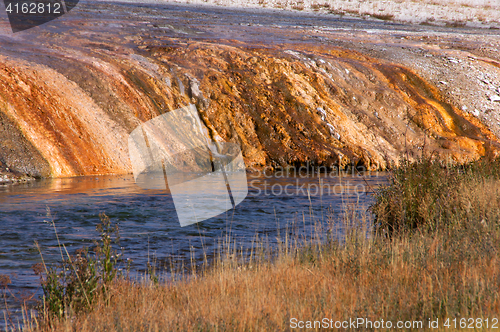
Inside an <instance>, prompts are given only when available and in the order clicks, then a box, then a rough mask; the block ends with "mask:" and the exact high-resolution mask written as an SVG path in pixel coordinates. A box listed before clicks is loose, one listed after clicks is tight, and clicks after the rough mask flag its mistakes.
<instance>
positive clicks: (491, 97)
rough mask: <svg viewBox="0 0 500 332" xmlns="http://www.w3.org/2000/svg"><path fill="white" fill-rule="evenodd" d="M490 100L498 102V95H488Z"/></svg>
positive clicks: (499, 100)
mask: <svg viewBox="0 0 500 332" xmlns="http://www.w3.org/2000/svg"><path fill="white" fill-rule="evenodd" d="M490 100H491V101H493V102H497V103H500V96H490Z"/></svg>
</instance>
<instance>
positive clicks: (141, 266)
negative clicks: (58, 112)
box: [0, 173, 386, 315]
mask: <svg viewBox="0 0 500 332" xmlns="http://www.w3.org/2000/svg"><path fill="white" fill-rule="evenodd" d="M385 180H386V177H385V175H384V174H382V173H372V174H365V175H364V176H363V177H361V176H359V175H352V174H342V176H341V177H339V176H327V175H326V174H324V173H323V174H321V175H320V177H318V175H317V174H316V175H312V176H295V177H283V176H260V177H252V176H249V177H248V183H249V194H248V196H247V198H246V199H245V200H244V201H243V202H242V203H241V204H239V205H238V206H236V208H235V209H234V210H229V211H227V212H226V213H225V214H222V215H220V216H218V217H215V218H212V219H209V220H206V221H203V222H200V223H198V224H194V225H191V226H187V227H183V228H181V227H180V225H179V221H178V220H177V215H176V212H175V208H174V205H173V201H172V197H171V195H170V193H169V192H168V191H165V190H162V191H160V190H145V189H141V188H139V187H138V186H137V185H136V184H135V183H134V179H133V177H132V176H107V177H83V178H67V179H47V180H41V181H37V182H34V183H30V184H25V185H17V186H3V187H0V211H1V212H0V225H1V228H0V238H1V239H2V240H1V241H0V274H4V275H9V276H10V278H11V280H12V284H10V285H9V289H10V290H11V292H12V293H13V294H14V295H17V296H18V297H19V296H25V295H27V294H30V293H35V296H34V298H37V297H38V296H40V295H41V289H40V285H39V281H38V277H37V276H35V274H34V273H33V271H32V266H33V264H35V263H38V262H41V258H40V255H39V254H38V252H37V250H36V248H35V245H34V241H38V243H39V244H40V246H41V248H42V251H43V254H44V259H45V261H46V262H48V263H55V262H57V261H58V258H60V256H59V249H58V246H57V240H56V237H55V233H54V229H53V228H52V227H51V225H50V224H49V223H47V222H46V221H47V220H49V219H51V218H49V217H47V209H50V212H51V214H52V218H53V219H54V221H55V225H56V227H57V232H58V234H59V238H60V240H61V242H62V243H64V244H65V246H66V247H67V248H68V250H69V251H70V253H71V252H74V251H75V250H76V249H78V248H81V247H84V246H92V241H93V240H96V239H98V234H97V232H96V231H95V227H96V225H97V224H99V223H100V218H99V214H100V213H105V214H106V215H107V216H109V217H110V219H111V221H112V222H113V223H119V228H120V236H121V240H120V245H121V246H122V247H123V250H124V256H125V257H127V258H130V259H132V261H133V263H132V266H131V267H132V271H135V272H136V273H141V271H144V270H145V268H146V266H147V259H148V255H149V256H150V257H153V256H154V257H155V258H156V259H157V261H158V262H159V263H162V262H169V261H170V260H171V259H174V260H189V259H190V257H191V256H190V255H191V254H193V255H194V256H195V258H196V259H197V260H200V259H201V257H203V254H204V253H206V254H207V255H208V256H211V255H212V254H213V253H214V252H215V251H216V249H217V245H218V243H220V242H219V241H220V239H221V237H223V236H225V235H227V234H229V233H230V234H231V236H232V237H233V238H235V240H236V242H237V243H238V244H239V245H241V246H243V248H249V247H250V246H251V244H252V240H253V239H254V238H255V236H256V235H259V236H262V235H264V236H266V235H267V236H268V238H269V239H271V241H274V239H275V238H276V236H277V235H278V231H280V235H281V236H283V235H284V233H285V231H286V230H287V229H289V228H290V227H289V226H290V225H291V224H294V225H296V227H295V228H298V229H299V231H308V230H310V226H311V225H312V224H313V223H314V222H316V223H318V222H323V223H327V221H328V220H332V218H333V220H337V218H338V214H339V213H341V212H342V209H343V205H346V204H348V203H357V204H359V206H360V207H367V206H368V205H369V204H370V203H371V202H372V200H373V197H372V195H371V193H372V191H373V189H374V188H375V187H376V186H377V185H378V184H380V183H383V182H384V181H385ZM319 184H321V188H323V192H320V191H319V190H318V189H319V188H320V186H319ZM23 294H24V295H23ZM8 305H9V306H10V311H11V313H12V314H13V315H15V313H16V312H18V311H19V310H18V309H16V308H19V303H18V301H16V300H14V299H13V298H12V296H9V301H8Z"/></svg>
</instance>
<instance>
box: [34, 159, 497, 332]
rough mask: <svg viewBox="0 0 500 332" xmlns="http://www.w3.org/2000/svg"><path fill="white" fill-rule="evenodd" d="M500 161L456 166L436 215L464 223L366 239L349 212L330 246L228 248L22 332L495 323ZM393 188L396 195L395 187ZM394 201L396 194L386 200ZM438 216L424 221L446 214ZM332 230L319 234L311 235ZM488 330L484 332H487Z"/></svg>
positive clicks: (287, 241)
mask: <svg viewBox="0 0 500 332" xmlns="http://www.w3.org/2000/svg"><path fill="white" fill-rule="evenodd" d="M483 166H484V167H483ZM497 166H498V163H497V164H494V165H493V167H490V168H488V165H487V164H474V165H471V166H469V167H468V168H460V169H459V170H461V171H460V172H458V173H456V178H455V179H451V181H450V182H449V183H450V186H454V187H453V188H461V189H460V190H458V191H456V192H453V193H452V195H444V196H439V197H452V199H451V198H450V201H449V202H448V203H450V204H451V203H453V202H458V203H457V204H458V205H452V206H450V207H449V209H450V210H449V211H447V212H446V211H444V210H436V211H438V212H439V211H442V212H443V213H445V212H446V213H447V215H448V216H454V214H453V211H455V210H453V209H454V208H455V207H457V206H461V205H460V204H462V203H464V202H468V203H467V204H466V208H465V210H464V211H459V210H456V212H460V213H459V214H456V216H458V217H457V218H456V219H453V218H452V219H450V220H452V221H453V222H450V223H449V224H448V225H441V226H440V227H431V228H428V227H421V225H426V224H425V223H423V224H421V225H420V226H419V227H412V228H405V227H401V228H398V231H397V232H396V231H394V232H393V233H392V235H391V238H390V239H388V238H387V237H386V236H384V235H383V234H382V233H379V234H374V235H372V236H368V237H367V236H366V235H367V234H371V233H370V232H368V233H367V230H366V227H364V226H363V225H365V226H366V225H367V221H369V220H368V219H367V218H369V217H370V216H369V215H367V214H364V213H357V212H354V211H355V210H354V209H348V210H347V211H346V213H345V214H344V216H343V218H342V220H341V222H342V224H343V229H346V230H347V234H346V236H345V240H342V241H337V240H334V239H333V237H331V236H330V237H329V238H328V239H329V240H327V241H326V242H325V241H319V240H318V238H314V237H313V238H312V239H310V240H309V241H308V242H307V243H306V244H305V245H304V243H303V242H301V240H303V239H301V238H299V236H295V237H292V238H290V237H287V236H285V237H284V238H283V242H281V244H280V245H279V247H278V248H275V249H274V250H270V249H269V248H268V246H267V245H266V243H265V242H262V241H261V242H257V244H256V246H255V247H254V250H253V251H252V252H250V253H247V254H246V256H245V257H246V258H247V259H246V262H242V260H241V259H239V258H238V257H240V258H241V257H242V253H241V252H237V251H234V250H226V251H225V255H224V257H225V258H222V257H219V258H218V259H216V261H215V262H214V264H213V265H212V266H211V267H206V268H204V269H203V270H202V271H198V272H197V273H189V274H177V275H174V277H173V278H172V279H170V280H169V281H167V282H160V283H159V284H156V283H153V282H151V281H149V280H148V279H147V278H146V279H145V281H140V282H139V281H135V282H131V281H125V280H121V281H120V282H117V283H116V284H114V285H113V286H112V288H111V294H112V295H111V300H110V302H109V304H108V303H107V302H106V299H101V300H98V302H97V305H96V307H95V308H94V310H92V311H91V312H88V313H85V314H80V315H77V316H73V317H66V318H64V319H63V320H62V321H54V320H53V321H51V322H49V323H50V324H49V325H50V326H49V325H47V324H46V325H45V326H44V327H39V328H38V329H37V328H35V327H36V325H37V324H40V325H41V323H40V322H37V321H36V320H33V321H31V322H29V324H27V327H26V329H27V330H28V331H31V330H39V331H75V330H78V331H104V330H105V331H286V330H290V329H291V328H290V326H291V325H290V322H291V319H292V318H296V319H298V320H302V321H314V320H322V319H323V318H328V319H333V320H334V321H344V320H349V319H356V318H364V319H367V320H371V321H373V322H375V321H380V320H382V319H383V320H384V321H385V322H387V321H391V322H392V323H393V324H396V323H397V322H398V321H411V322H417V321H421V322H422V324H423V327H428V322H429V319H431V320H435V319H439V321H440V322H441V323H440V324H441V325H440V330H447V329H444V328H443V325H442V324H443V323H444V320H445V319H446V318H451V319H453V318H458V320H460V319H462V318H476V319H477V318H483V319H489V322H490V323H491V321H492V319H494V318H497V319H498V318H499V313H500V260H499V258H500V256H499V254H500V227H499V225H500V222H499V219H498V211H499V210H500V192H499V190H498V189H499V188H500V183H499V181H498V178H497V175H498V174H497V171H498V170H499V169H500V168H499V167H497ZM413 167H414V168H411V167H410V168H409V169H407V170H406V173H404V172H402V173H401V174H403V176H404V175H406V177H407V181H408V180H411V181H413V180H415V178H413V177H411V176H416V175H418V174H419V173H418V172H416V171H415V168H416V169H417V170H419V167H429V165H424V166H422V165H419V164H417V165H414V166H413ZM433 167H434V166H432V167H431V170H432V171H429V172H428V173H425V174H426V175H427V176H428V177H431V180H432V179H433V181H436V179H438V178H439V177H440V174H437V173H435V172H438V171H437V169H435V168H433ZM457 169H458V168H457ZM409 171H410V173H411V172H414V173H413V175H412V174H410V175H409V173H408V172H409ZM434 171H435V172H434ZM444 171H447V172H449V171H450V170H449V169H448V170H447V169H444ZM432 176H435V178H432ZM410 177H411V178H410ZM420 180H421V183H423V184H426V185H430V184H429V183H426V182H425V179H422V178H421V179H420ZM412 183H413V182H412ZM444 183H445V181H444V179H442V180H441V182H440V183H439V184H436V186H435V187H433V188H431V189H429V190H428V191H426V193H428V194H426V196H422V199H423V200H425V199H431V198H432V194H439V190H438V189H436V188H438V187H439V185H443V186H444ZM413 184H416V187H413V186H412V184H411V185H410V184H406V185H407V187H404V186H403V187H397V186H396V188H399V189H401V188H406V189H404V190H410V191H411V190H413V191H412V193H413V194H415V192H416V191H415V188H419V186H418V183H417V181H415V182H414V183H413ZM390 188H393V189H394V183H393V184H391V186H390ZM449 188H451V187H449ZM441 189H443V188H441ZM419 193H420V194H421V193H422V192H419ZM429 193H431V194H429ZM387 194H391V191H390V190H385V191H381V192H380V193H379V195H387ZM400 194H401V197H403V198H404V197H406V198H408V197H410V198H411V197H412V196H411V195H410V193H405V194H408V195H410V196H408V197H407V196H405V195H402V193H400ZM469 203H470V204H469ZM425 204H427V203H425V202H424V205H423V207H425V208H429V209H431V208H432V207H433V206H434V205H425ZM464 204H465V203H464ZM409 206H412V205H409ZM393 207H395V208H399V207H398V206H397V205H394V206H393ZM419 211H420V212H422V211H421V210H419ZM436 211H434V212H432V211H431V212H432V213H429V216H427V219H426V220H431V219H432V218H437V217H439V216H441V215H439V214H436V213H437V212H436ZM431 217H432V218H431ZM462 217H465V218H468V219H466V222H455V221H456V220H458V218H462ZM433 220H434V219H433ZM332 225H333V224H332ZM336 225H338V223H336ZM378 229H379V231H381V230H382V229H383V228H378ZM329 231H331V232H329ZM335 231H336V230H334V229H331V228H330V229H328V230H324V229H321V228H320V227H318V228H317V229H316V234H317V235H321V234H330V235H331V234H335ZM300 243H302V244H300ZM270 257H272V258H270ZM45 323H47V322H45ZM497 326H499V325H497ZM484 327H485V325H484V324H483V329H482V330H488V329H486V328H484ZM490 329H491V325H490ZM381 330H384V329H381ZM406 330H408V329H406ZM452 330H453V329H452ZM492 330H493V329H492Z"/></svg>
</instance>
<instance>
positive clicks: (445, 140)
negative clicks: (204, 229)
mask: <svg viewBox="0 0 500 332" xmlns="http://www.w3.org/2000/svg"><path fill="white" fill-rule="evenodd" d="M103 21H105V19H104V18H103ZM78 22H79V21H78V20H76V19H75V20H74V21H70V23H71V24H74V25H75V26H77V25H78ZM70 23H65V24H70ZM176 33H177V32H176ZM49 37H50V36H49ZM49 37H47V36H46V35H44V36H43V38H49ZM73 37H74V36H73ZM120 38H121V37H120ZM120 38H119V37H116V36H112V34H110V37H108V38H96V37H93V35H92V33H90V32H89V33H88V34H83V33H82V34H80V37H78V38H76V37H74V38H72V39H71V40H69V39H68V40H64V39H63V40H61V41H57V42H54V40H53V39H51V40H50V42H47V40H48V39H42V40H44V41H45V42H40V44H39V45H36V46H35V47H34V49H31V50H30V51H25V52H20V53H17V54H14V52H12V51H9V49H7V50H4V51H0V137H1V140H2V144H1V146H0V163H1V165H4V166H5V167H8V168H9V169H11V170H13V171H14V172H18V173H22V174H29V175H33V176H41V177H47V176H54V177H63V176H75V175H91V174H113V173H114V174H116V173H128V172H130V171H131V166H130V164H129V159H128V150H127V138H128V135H129V133H130V132H132V130H133V129H135V128H136V127H137V126H138V125H139V124H141V123H143V122H145V121H148V120H150V119H152V118H154V117H156V116H158V115H160V114H163V113H164V112H168V111H170V110H174V109H176V108H179V107H182V106H185V105H187V104H190V103H194V104H195V105H196V106H197V108H198V110H199V112H200V118H201V119H202V121H203V122H204V124H205V126H206V127H207V129H208V130H207V131H208V133H209V135H210V136H211V138H212V139H214V140H219V141H221V140H223V141H230V142H234V143H238V144H240V146H241V149H242V152H243V156H244V158H245V163H246V164H247V166H250V167H255V168H257V167H262V166H265V165H273V166H283V167H286V166H289V165H303V164H309V165H314V166H328V167H331V166H338V165H340V166H342V167H343V166H345V165H347V164H354V165H358V166H365V167H367V168H369V169H385V168H387V167H391V166H393V165H397V164H398V162H399V160H400V158H401V157H402V156H406V157H408V158H410V159H412V158H418V157H420V156H421V155H422V153H423V151H424V152H426V153H427V154H429V155H430V154H432V155H433V156H434V157H436V158H440V159H442V160H453V161H457V162H463V161H466V160H469V159H475V158H478V157H480V156H483V155H486V154H492V155H494V154H496V153H497V151H498V149H499V146H500V145H499V143H498V137H497V136H496V135H495V132H496V129H497V128H492V124H491V122H490V123H488V125H489V127H487V126H486V125H485V124H484V123H485V121H483V120H481V117H479V116H478V117H476V116H474V114H471V113H469V112H466V111H464V110H463V109H459V107H457V104H456V103H454V101H453V100H452V99H450V98H449V96H443V94H442V91H441V90H440V89H439V87H438V86H437V85H436V84H435V83H434V82H432V81H429V80H428V79H426V78H425V75H426V74H425V72H424V75H422V73H419V72H418V71H417V70H415V68H411V66H410V65H405V64H402V63H401V62H399V63H398V62H395V61H393V60H391V59H390V57H387V58H384V57H380V56H376V55H372V54H370V55H368V54H367V53H370V52H363V50H362V49H358V50H356V47H352V48H346V47H339V46H332V45H330V46H328V45H327V43H310V42H307V43H306V42H303V43H297V42H294V43H276V44H267V45H262V44H255V43H251V42H243V41H241V40H240V41H230V40H217V39H215V40H214V39H209V38H207V39H204V40H200V39H199V38H192V37H190V36H187V37H184V38H179V37H173V36H169V35H164V36H161V37H158V38H150V37H148V38H141V37H137V38H134V39H133V40H132V41H130V40H128V43H125V42H124V40H123V39H120ZM94 39H104V40H100V41H99V42H96V41H95V40H94ZM4 41H5V39H4ZM10 42H12V43H14V46H11V47H10V50H12V49H18V48H24V47H26V45H27V42H26V41H22V40H21V41H19V40H14V41H10ZM32 47H33V46H32ZM34 54H36V56H34ZM499 88H500V84H499ZM499 93H500V92H499Z"/></svg>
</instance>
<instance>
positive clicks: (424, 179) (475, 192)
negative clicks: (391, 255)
mask: <svg viewBox="0 0 500 332" xmlns="http://www.w3.org/2000/svg"><path fill="white" fill-rule="evenodd" d="M371 210H372V212H373V213H374V214H375V216H376V218H375V226H376V229H377V231H379V232H382V233H384V234H387V235H389V236H392V235H393V234H394V233H395V232H407V231H412V230H415V229H419V230H423V231H435V230H438V229H443V228H446V227H453V226H461V227H462V226H463V227H468V226H469V225H471V224H474V223H483V224H484V223H487V222H489V221H491V222H495V223H498V220H499V218H500V159H496V160H492V161H488V160H486V159H482V160H479V161H474V162H471V163H468V164H465V165H454V166H450V165H446V166H443V165H442V164H440V163H438V162H435V161H431V160H420V161H417V162H414V163H405V164H404V165H402V166H401V167H400V168H398V169H396V170H394V171H393V172H392V175H391V179H390V183H389V184H388V185H387V186H384V187H382V188H381V189H380V190H379V191H378V192H377V194H376V200H375V204H374V205H373V206H372V207H371Z"/></svg>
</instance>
